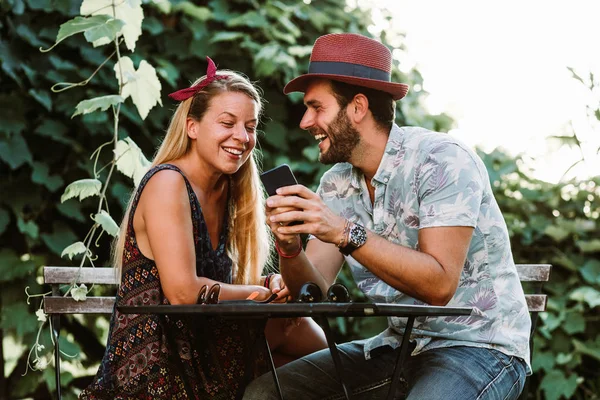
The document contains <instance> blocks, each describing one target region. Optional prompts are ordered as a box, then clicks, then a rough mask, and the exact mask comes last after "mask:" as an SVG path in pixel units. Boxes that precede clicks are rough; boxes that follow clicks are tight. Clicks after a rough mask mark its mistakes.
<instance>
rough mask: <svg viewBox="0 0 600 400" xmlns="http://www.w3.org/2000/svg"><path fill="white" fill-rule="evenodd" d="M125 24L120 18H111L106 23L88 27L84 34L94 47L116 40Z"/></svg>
mask: <svg viewBox="0 0 600 400" xmlns="http://www.w3.org/2000/svg"><path fill="white" fill-rule="evenodd" d="M98 16H99V15H98ZM124 26H125V22H123V21H121V20H120V19H110V20H108V21H106V23H105V24H102V25H100V26H96V27H94V28H92V29H88V30H87V31H85V32H84V33H83V36H85V40H87V41H88V42H90V43H92V45H93V46H94V47H98V46H103V45H105V44H108V43H111V42H112V41H113V40H115V37H117V35H118V34H119V32H120V31H121V29H122V28H123V27H124Z"/></svg>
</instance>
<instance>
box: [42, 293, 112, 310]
mask: <svg viewBox="0 0 600 400" xmlns="http://www.w3.org/2000/svg"><path fill="white" fill-rule="evenodd" d="M114 304H115V298H114V297H110V296H107V297H100V296H98V297H88V298H87V299H86V300H85V301H75V300H74V299H73V298H72V297H62V296H61V297H58V296H46V298H45V299H44V312H45V313H46V314H111V313H112V310H113V306H114Z"/></svg>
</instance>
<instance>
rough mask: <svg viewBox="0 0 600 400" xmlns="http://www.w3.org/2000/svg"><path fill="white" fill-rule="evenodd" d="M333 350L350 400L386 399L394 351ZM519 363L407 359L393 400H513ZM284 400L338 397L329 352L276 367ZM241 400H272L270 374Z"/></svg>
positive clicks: (440, 355) (484, 357) (436, 355)
mask: <svg viewBox="0 0 600 400" xmlns="http://www.w3.org/2000/svg"><path fill="white" fill-rule="evenodd" d="M338 347H339V350H340V357H341V359H342V365H343V367H344V376H345V379H346V383H347V385H348V386H349V388H350V389H351V390H352V396H353V399H359V400H375V399H385V398H387V395H388V391H389V387H390V382H391V376H392V373H393V370H394V365H395V364H396V358H397V356H398V352H399V350H398V349H396V350H393V349H392V348H390V347H387V346H386V347H384V348H379V349H377V350H376V351H373V352H372V353H371V359H369V360H366V359H365V357H364V341H355V342H350V343H344V344H342V345H340V346H338ZM525 367H526V365H525V362H524V361H523V360H521V359H520V358H518V357H514V356H507V355H505V354H504V353H502V352H499V351H497V350H492V349H487V348H478V347H467V346H456V347H444V348H438V349H433V350H428V351H425V352H423V353H419V354H417V355H415V356H410V357H409V358H408V360H407V361H406V364H405V365H404V367H403V371H404V377H405V379H404V378H403V381H402V382H401V383H400V384H399V385H398V389H399V390H398V391H397V393H396V398H397V399H408V400H423V399H427V400H442V399H443V400H452V399H459V400H470V399H482V400H483V399H486V400H488V399H489V400H492V399H494V400H495V399H500V400H509V399H516V398H517V397H518V396H519V394H520V393H521V391H522V390H523V386H524V384H525ZM277 374H278V377H279V382H280V385H281V389H282V391H283V396H284V398H285V400H295V399H314V400H338V399H344V394H343V392H342V388H341V386H340V384H339V383H338V378H337V373H336V371H335V368H334V365H333V361H332V359H331V356H330V354H329V350H328V349H325V350H322V351H319V352H317V353H314V354H311V355H309V356H306V357H304V358H301V359H299V360H296V361H294V362H292V363H289V364H287V365H284V366H283V367H281V368H278V369H277ZM244 399H245V400H259V399H260V400H267V399H278V396H277V392H276V390H275V387H274V385H273V378H272V374H271V373H268V374H265V375H263V376H261V377H259V378H258V379H256V380H255V381H254V382H252V383H251V384H250V386H249V387H248V388H247V389H246V393H245V395H244Z"/></svg>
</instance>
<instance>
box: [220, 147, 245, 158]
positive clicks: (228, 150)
mask: <svg viewBox="0 0 600 400" xmlns="http://www.w3.org/2000/svg"><path fill="white" fill-rule="evenodd" d="M223 150H225V151H226V152H228V153H231V154H235V155H236V156H240V155H242V153H243V151H242V150H238V149H232V148H229V147H223Z"/></svg>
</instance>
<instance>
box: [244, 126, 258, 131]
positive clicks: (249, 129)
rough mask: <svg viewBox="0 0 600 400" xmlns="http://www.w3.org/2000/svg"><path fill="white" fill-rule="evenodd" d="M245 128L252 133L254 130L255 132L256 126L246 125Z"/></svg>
mask: <svg viewBox="0 0 600 400" xmlns="http://www.w3.org/2000/svg"><path fill="white" fill-rule="evenodd" d="M246 130H247V131H248V132H250V133H254V132H256V127H255V126H247V127H246Z"/></svg>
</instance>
